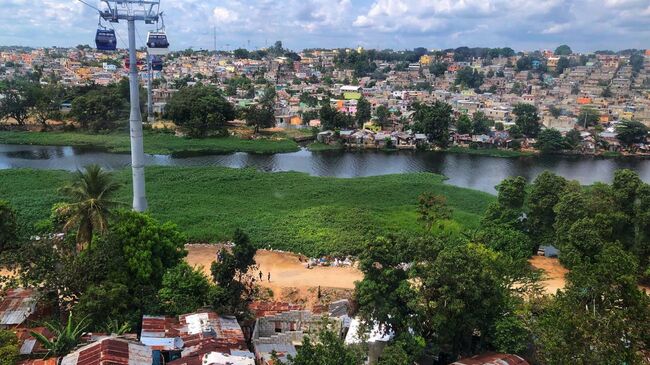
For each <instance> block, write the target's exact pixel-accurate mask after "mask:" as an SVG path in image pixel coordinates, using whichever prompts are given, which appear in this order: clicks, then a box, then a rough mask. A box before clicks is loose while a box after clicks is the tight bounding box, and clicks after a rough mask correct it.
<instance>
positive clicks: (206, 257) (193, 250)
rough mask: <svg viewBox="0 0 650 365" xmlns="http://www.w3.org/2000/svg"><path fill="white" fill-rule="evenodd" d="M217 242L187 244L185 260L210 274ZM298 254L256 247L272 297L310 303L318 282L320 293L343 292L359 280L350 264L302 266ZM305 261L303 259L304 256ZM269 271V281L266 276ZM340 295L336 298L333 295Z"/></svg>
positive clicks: (336, 293) (342, 294) (360, 277)
mask: <svg viewBox="0 0 650 365" xmlns="http://www.w3.org/2000/svg"><path fill="white" fill-rule="evenodd" d="M219 247H220V246H218V245H186V246H185V248H186V249H187V251H188V255H187V258H186V261H187V262H188V263H189V264H190V265H191V266H203V270H204V272H205V273H206V275H208V276H209V275H210V265H211V264H212V261H214V260H215V258H216V252H217V250H218V249H219ZM298 257H299V256H298V255H295V254H292V253H288V252H277V251H268V250H258V251H257V255H255V261H256V262H257V265H258V266H259V270H258V271H256V272H255V275H257V274H258V272H259V271H262V278H263V280H262V282H261V286H262V287H263V288H270V289H271V290H272V291H273V294H274V299H275V300H282V301H285V300H286V301H296V300H297V301H300V302H302V303H305V304H307V305H309V304H313V302H314V297H315V296H316V295H317V290H318V289H317V288H318V287H319V286H320V287H321V290H322V291H323V293H325V292H327V293H330V294H331V295H334V296H337V295H341V296H346V294H349V293H350V292H351V291H352V289H354V282H355V281H358V280H361V279H362V278H363V275H362V274H361V272H360V271H359V270H358V269H356V268H352V267H315V268H313V269H307V268H305V263H304V262H300V260H299V259H298ZM303 261H304V260H303ZM269 272H270V273H271V281H270V282H269V281H268V280H267V278H268V274H269ZM333 299H339V298H333Z"/></svg>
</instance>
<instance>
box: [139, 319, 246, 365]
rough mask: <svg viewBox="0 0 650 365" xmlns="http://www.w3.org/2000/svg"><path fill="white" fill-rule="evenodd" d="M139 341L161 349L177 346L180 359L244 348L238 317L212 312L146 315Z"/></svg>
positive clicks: (167, 349) (170, 348) (244, 342)
mask: <svg viewBox="0 0 650 365" xmlns="http://www.w3.org/2000/svg"><path fill="white" fill-rule="evenodd" d="M140 341H142V342H143V343H145V344H149V345H151V346H152V347H153V348H154V349H157V350H163V351H165V350H166V351H169V350H174V349H178V348H179V345H180V347H182V352H181V355H182V356H183V358H186V357H191V356H198V355H202V354H206V353H209V352H213V351H216V352H222V353H226V354H228V353H230V351H231V350H246V349H247V347H246V340H245V339H244V333H243V332H242V329H241V327H240V326H239V323H238V322H237V319H236V318H235V317H228V316H220V315H218V314H217V313H215V312H211V311H204V312H197V313H188V314H183V315H181V316H179V317H178V319H176V318H172V317H153V316H145V317H144V318H143V319H142V332H141V336H140Z"/></svg>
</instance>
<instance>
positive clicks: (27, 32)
mask: <svg viewBox="0 0 650 365" xmlns="http://www.w3.org/2000/svg"><path fill="white" fill-rule="evenodd" d="M85 1H86V2H88V3H89V4H91V5H93V6H99V1H98V0H85ZM161 10H162V11H164V14H165V25H166V30H167V33H168V38H169V41H170V43H171V45H172V46H171V47H172V48H173V49H185V48H190V47H191V48H194V49H214V44H215V41H214V39H215V37H214V34H216V45H217V48H218V49H229V50H232V49H235V48H248V49H251V50H253V49H258V48H263V47H265V46H271V45H273V43H274V42H275V41H276V40H281V41H282V42H283V44H284V46H285V48H290V49H294V50H301V49H303V48H314V47H319V48H339V47H341V48H344V47H357V46H361V47H364V48H375V49H386V48H391V49H395V50H398V49H412V48H415V47H425V48H428V49H445V48H455V47H459V46H470V47H506V46H508V47H511V48H513V49H515V50H517V51H519V50H536V49H554V48H555V47H557V46H558V45H560V44H568V45H570V46H571V47H572V48H573V50H574V51H579V52H590V51H595V50H600V49H611V50H620V49H626V48H639V49H645V48H650V0H565V1H562V0H281V1H276V0H218V1H217V0H203V1H199V0H161ZM97 21H98V17H97V12H96V11H95V10H93V9H92V8H90V7H89V6H86V5H84V4H82V3H81V2H80V1H78V0H0V45H3V46H9V45H22V46H33V47H41V46H61V47H63V46H75V45H77V44H91V45H92V44H93V43H94V32H95V30H96V27H97ZM137 28H138V37H137V38H136V42H137V43H138V44H139V45H142V44H144V43H145V42H146V40H145V38H146V33H147V31H148V30H150V29H151V27H148V26H145V25H144V24H141V25H138V27H137ZM116 29H117V31H118V46H119V47H125V46H126V44H125V43H124V42H126V40H127V37H126V34H127V32H126V24H119V25H116Z"/></svg>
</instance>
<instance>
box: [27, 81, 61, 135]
mask: <svg viewBox="0 0 650 365" xmlns="http://www.w3.org/2000/svg"><path fill="white" fill-rule="evenodd" d="M33 92H34V93H35V94H36V95H35V96H34V98H35V103H34V105H33V106H32V108H31V110H30V114H31V115H32V116H33V117H34V119H36V121H37V122H39V123H41V126H42V128H43V130H46V129H47V128H48V125H47V121H48V120H49V119H52V118H56V117H58V116H60V112H59V108H60V107H61V103H62V102H63V97H64V93H65V90H64V89H63V88H61V87H58V86H56V85H46V86H43V87H35V88H34V91H33Z"/></svg>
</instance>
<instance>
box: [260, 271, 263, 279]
mask: <svg viewBox="0 0 650 365" xmlns="http://www.w3.org/2000/svg"><path fill="white" fill-rule="evenodd" d="M260 281H264V280H262V271H260Z"/></svg>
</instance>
